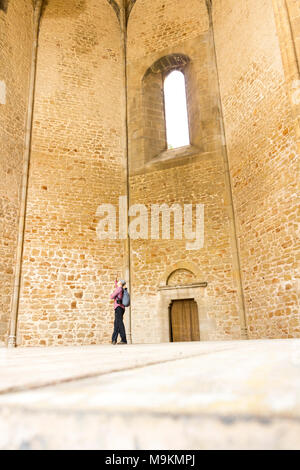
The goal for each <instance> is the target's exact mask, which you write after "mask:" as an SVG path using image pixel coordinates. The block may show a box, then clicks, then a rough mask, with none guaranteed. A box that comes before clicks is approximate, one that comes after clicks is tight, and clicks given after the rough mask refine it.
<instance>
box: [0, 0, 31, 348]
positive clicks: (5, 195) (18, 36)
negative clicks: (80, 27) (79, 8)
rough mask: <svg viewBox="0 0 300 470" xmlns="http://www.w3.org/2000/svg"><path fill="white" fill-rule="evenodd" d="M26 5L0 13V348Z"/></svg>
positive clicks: (27, 51) (13, 237)
mask: <svg viewBox="0 0 300 470" xmlns="http://www.w3.org/2000/svg"><path fill="white" fill-rule="evenodd" d="M32 33H33V11H32V2H31V1H28V0H10V1H9V2H7V1H5V2H2V3H1V9H0V286H1V288H0V344H1V343H2V342H5V341H6V340H7V333H8V327H9V317H10V305H11V296H12V287H13V274H14V269H15V255H16V243H17V230H18V212H19V199H20V187H21V179H22V170H23V165H22V164H23V152H24V138H25V122H26V113H27V104H28V103H27V101H28V89H29V76H30V66H31V57H32Z"/></svg>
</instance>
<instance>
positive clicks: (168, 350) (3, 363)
mask: <svg viewBox="0 0 300 470" xmlns="http://www.w3.org/2000/svg"><path fill="white" fill-rule="evenodd" d="M241 343H242V342H241ZM231 348H232V343H231V342H217V343H214V342H212V343H198V342H197V343H165V344H159V345H158V344H147V345H130V346H110V345H104V346H103V345H102V346H86V347H69V348H63V347H62V348H60V347H59V348H17V349H0V394H1V393H7V392H12V391H17V390H23V389H26V388H36V387H40V386H45V385H51V384H54V383H60V382H64V381H69V380H75V379H79V378H85V377H89V376H92V377H94V376H97V375H100V374H107V373H109V372H117V371H120V370H124V369H131V368H136V367H142V366H145V365H150V364H157V363H161V362H164V361H172V360H176V359H181V358H183V357H190V356H198V355H201V354H207V353H209V352H210V351H218V350H220V351H224V350H226V349H231Z"/></svg>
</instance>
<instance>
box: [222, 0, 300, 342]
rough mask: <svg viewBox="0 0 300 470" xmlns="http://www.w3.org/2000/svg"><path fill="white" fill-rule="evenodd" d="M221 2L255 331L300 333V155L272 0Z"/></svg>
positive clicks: (226, 94)
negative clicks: (299, 257) (299, 253)
mask: <svg viewBox="0 0 300 470" xmlns="http://www.w3.org/2000/svg"><path fill="white" fill-rule="evenodd" d="M292 3H293V6H294V12H296V8H297V4H298V2H290V4H291V5H292ZM213 6H214V7H213V18H214V30H215V41H216V50H217V65H218V70H219V77H220V88H221V96H222V104H223V110H224V118H225V129H226V139H227V146H228V152H229V162H230V173H231V177H232V187H233V196H234V206H235V210H236V218H237V226H238V238H239V245H240V253H241V263H242V271H243V287H244V294H245V302H246V311H247V321H248V327H249V333H250V337H251V338H288V337H296V336H299V334H300V324H299V306H298V297H297V278H296V277H297V275H296V270H297V263H298V262H299V260H297V249H298V246H297V239H296V229H297V223H299V211H297V194H299V186H298V180H299V161H298V156H297V147H296V136H295V126H294V122H293V116H292V113H291V106H290V101H289V98H288V93H287V87H286V81H285V75H284V69H283V63H282V59H281V53H280V44H279V41H278V34H277V31H276V23H275V18H274V12H273V7H272V1H271V0H243V1H240V2H236V1H235V0H215V1H214V2H213ZM295 16H296V14H295ZM288 40H289V38H287V37H285V38H283V41H285V42H286V41H288Z"/></svg>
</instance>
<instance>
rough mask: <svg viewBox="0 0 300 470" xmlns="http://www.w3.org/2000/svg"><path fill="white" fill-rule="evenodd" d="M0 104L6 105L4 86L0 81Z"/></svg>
mask: <svg viewBox="0 0 300 470" xmlns="http://www.w3.org/2000/svg"><path fill="white" fill-rule="evenodd" d="M0 104H6V84H5V82H3V80H0Z"/></svg>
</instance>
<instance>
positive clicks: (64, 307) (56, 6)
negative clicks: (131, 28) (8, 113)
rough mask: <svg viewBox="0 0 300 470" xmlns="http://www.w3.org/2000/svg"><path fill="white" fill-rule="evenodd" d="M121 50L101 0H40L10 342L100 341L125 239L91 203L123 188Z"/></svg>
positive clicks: (114, 198) (112, 198) (113, 20)
mask: <svg viewBox="0 0 300 470" xmlns="http://www.w3.org/2000/svg"><path fill="white" fill-rule="evenodd" d="M123 61H124V58H123V54H122V41H121V32H120V24H119V22H118V19H117V16H116V14H115V12H114V10H113V9H112V7H111V5H109V3H108V2H107V0H84V1H81V0H76V1H75V0H67V1H66V0H48V2H47V5H46V8H45V10H44V13H43V17H42V20H41V29H40V37H39V51H38V63H37V83H36V92H35V109H34V122H33V140H32V154H31V167H30V178H29V189H28V206H27V220H26V231H25V248H24V260H23V277H22V279H23V282H22V292H21V299H20V312H19V323H18V344H19V345H23V346H25V345H26V346H27V345H30V346H32V345H48V346H50V345H59V344H63V345H71V344H72V345H76V344H94V343H101V342H107V341H108V340H109V339H110V336H111V329H112V325H113V306H112V304H111V302H110V301H109V300H108V295H109V294H110V292H111V291H112V288H113V280H114V278H115V275H116V274H117V273H118V274H119V275H121V274H122V269H123V261H124V258H123V253H124V249H123V248H124V247H123V245H124V242H122V241H114V240H112V241H100V240H98V238H97V233H96V228H97V224H98V222H99V219H98V218H97V217H96V211H97V207H98V206H99V205H100V204H102V203H112V204H117V203H118V197H119V195H121V194H122V195H123V194H125V172H124V167H125V160H124V159H125V152H124V147H125V126H124V123H125V114H124V110H125V106H124V96H125V94H124V63H123Z"/></svg>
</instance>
